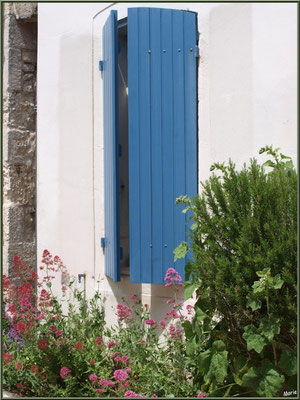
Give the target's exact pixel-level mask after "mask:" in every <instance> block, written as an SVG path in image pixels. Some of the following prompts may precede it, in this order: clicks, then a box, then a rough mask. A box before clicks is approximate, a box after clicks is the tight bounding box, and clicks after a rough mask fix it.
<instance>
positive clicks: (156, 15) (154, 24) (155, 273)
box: [150, 8, 164, 283]
mask: <svg viewBox="0 0 300 400" xmlns="http://www.w3.org/2000/svg"><path fill="white" fill-rule="evenodd" d="M160 15H161V10H160V9H159V8H151V9H150V21H151V29H150V48H151V54H150V60H151V149H152V151H151V171H152V182H151V188H152V199H151V200H152V201H151V205H152V212H151V215H152V280H151V282H152V283H156V282H158V283H160V282H161V279H162V274H163V248H164V247H163V225H162V221H163V212H162V202H163V199H162V196H163V191H162V169H163V168H162V158H163V153H162V138H161V135H162V131H161V122H162V102H161V84H162V82H161V78H162V77H161V66H162V65H161V63H162V49H161V18H160Z"/></svg>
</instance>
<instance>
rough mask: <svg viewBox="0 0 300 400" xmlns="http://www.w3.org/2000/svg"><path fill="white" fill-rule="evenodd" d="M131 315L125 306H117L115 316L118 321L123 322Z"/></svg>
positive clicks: (130, 310) (129, 309)
mask: <svg viewBox="0 0 300 400" xmlns="http://www.w3.org/2000/svg"><path fill="white" fill-rule="evenodd" d="M131 313H132V308H130V307H128V306H126V305H125V304H118V305H117V315H118V319H119V321H124V320H125V319H126V318H127V317H129V316H130V314H131Z"/></svg>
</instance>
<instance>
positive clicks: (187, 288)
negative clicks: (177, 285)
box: [183, 281, 198, 300]
mask: <svg viewBox="0 0 300 400" xmlns="http://www.w3.org/2000/svg"><path fill="white" fill-rule="evenodd" d="M183 286H184V300H188V299H189V298H191V297H192V296H193V293H194V291H195V289H196V288H197V287H198V285H196V284H195V283H191V282H189V281H187V282H185V283H184V285H183Z"/></svg>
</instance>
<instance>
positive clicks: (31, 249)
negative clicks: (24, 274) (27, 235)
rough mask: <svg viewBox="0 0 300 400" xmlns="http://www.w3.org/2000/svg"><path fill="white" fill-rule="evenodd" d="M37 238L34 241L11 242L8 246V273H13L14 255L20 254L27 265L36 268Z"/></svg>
mask: <svg viewBox="0 0 300 400" xmlns="http://www.w3.org/2000/svg"><path fill="white" fill-rule="evenodd" d="M35 255H36V247H35V240H34V242H32V243H24V242H23V243H10V245H9V247H8V257H7V258H8V273H9V274H10V275H11V272H12V269H13V267H14V256H18V257H19V258H20V260H21V262H22V263H23V264H24V265H26V267H28V268H31V269H35V270H36V262H35V258H36V256H35Z"/></svg>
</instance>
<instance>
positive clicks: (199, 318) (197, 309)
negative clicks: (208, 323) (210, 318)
mask: <svg viewBox="0 0 300 400" xmlns="http://www.w3.org/2000/svg"><path fill="white" fill-rule="evenodd" d="M194 309H195V318H196V320H197V322H201V321H203V320H204V319H205V318H206V314H205V312H204V311H202V310H201V308H200V307H197V306H194Z"/></svg>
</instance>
